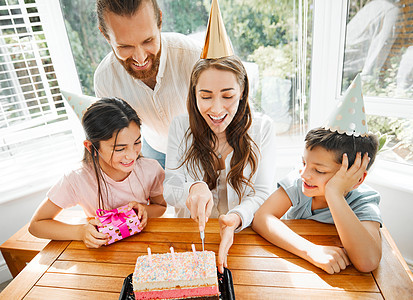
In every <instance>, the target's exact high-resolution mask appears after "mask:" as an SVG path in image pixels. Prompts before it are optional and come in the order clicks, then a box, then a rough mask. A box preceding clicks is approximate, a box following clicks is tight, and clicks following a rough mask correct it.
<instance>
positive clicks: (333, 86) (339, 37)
mask: <svg viewBox="0 0 413 300" xmlns="http://www.w3.org/2000/svg"><path fill="white" fill-rule="evenodd" d="M347 10H348V1H347V0H314V24H313V49H312V66H311V81H310V82H311V92H310V99H311V102H310V108H309V122H308V124H309V128H314V127H317V126H321V125H322V122H323V121H324V120H325V118H326V116H327V115H328V114H329V113H330V112H331V110H332V109H333V108H334V107H335V105H336V101H337V100H338V99H339V98H340V93H341V81H342V71H343V59H344V46H345V36H346V18H347ZM332 99H334V100H336V101H331V100H332ZM364 102H365V105H366V111H367V112H368V113H369V114H371V115H379V116H386V117H398V118H411V117H412V116H413V100H412V99H395V98H392V99H389V98H381V97H371V96H365V97H364ZM367 178H368V181H370V182H374V183H377V184H380V185H383V186H388V187H393V188H397V189H399V190H403V191H408V192H413V186H412V185H411V183H412V182H413V166H409V165H407V164H401V163H396V162H390V161H385V160H382V159H380V157H378V158H377V160H376V162H375V165H374V166H373V169H372V172H371V175H369V176H368V177H367Z"/></svg>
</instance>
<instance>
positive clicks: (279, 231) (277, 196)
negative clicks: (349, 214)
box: [252, 187, 349, 274]
mask: <svg viewBox="0 0 413 300" xmlns="http://www.w3.org/2000/svg"><path fill="white" fill-rule="evenodd" d="M291 205H292V203H291V200H290V198H289V197H288V195H287V193H286V192H285V190H284V189H283V188H282V187H280V188H278V189H277V190H276V191H275V192H274V193H273V194H272V195H271V196H270V197H269V198H268V200H267V201H265V203H264V204H263V205H262V206H261V208H260V209H259V210H258V211H257V212H256V214H255V217H254V221H253V223H252V228H253V229H254V230H255V231H256V232H257V233H259V234H260V235H261V236H262V237H263V238H265V239H266V240H268V241H269V242H271V243H272V244H274V245H276V246H278V247H280V248H283V249H285V250H287V251H289V252H291V253H293V254H295V255H297V256H299V257H301V258H303V259H305V260H307V261H309V262H310V263H312V264H313V265H315V266H317V267H319V268H321V269H323V270H325V271H326V272H327V273H330V274H333V273H338V272H340V271H341V270H343V269H345V268H346V267H347V265H349V260H348V258H347V256H346V254H345V252H344V251H343V249H341V248H339V247H330V246H318V245H315V244H313V243H311V242H310V241H308V240H306V239H304V238H302V237H301V236H299V235H298V234H296V233H295V232H294V231H292V230H291V229H290V228H289V227H288V226H287V225H285V224H284V223H283V222H282V221H281V220H280V218H281V217H282V216H283V215H284V214H285V213H286V212H287V210H288V209H289V208H290V207H291Z"/></svg>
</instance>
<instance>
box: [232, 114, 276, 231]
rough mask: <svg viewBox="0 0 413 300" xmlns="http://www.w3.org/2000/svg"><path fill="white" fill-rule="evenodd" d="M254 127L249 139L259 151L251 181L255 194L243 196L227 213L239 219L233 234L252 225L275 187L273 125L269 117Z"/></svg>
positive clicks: (274, 135)
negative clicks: (239, 223)
mask: <svg viewBox="0 0 413 300" xmlns="http://www.w3.org/2000/svg"><path fill="white" fill-rule="evenodd" d="M258 124H259V127H258V126H257V125H258ZM256 126H257V127H258V128H255V129H254V131H255V132H252V133H251V138H252V139H254V141H255V143H257V146H258V148H259V151H260V152H259V153H257V154H258V157H259V161H258V168H257V172H256V174H255V176H254V179H253V180H254V182H253V184H254V189H255V193H254V194H253V195H247V196H244V198H243V199H241V201H240V204H239V205H238V206H236V207H234V208H233V209H231V210H230V211H229V212H228V214H230V213H236V214H237V215H239V216H240V218H241V225H240V226H239V227H238V228H237V229H236V231H235V232H239V231H241V230H242V229H244V228H246V227H248V226H249V225H250V224H251V223H252V220H253V218H254V214H255V212H256V211H257V210H258V209H259V208H260V206H261V205H262V204H263V203H264V201H265V200H267V199H268V197H269V196H270V195H271V192H272V190H273V188H274V185H275V161H276V157H275V155H274V154H275V146H276V144H275V143H276V141H275V137H276V133H275V128H274V124H273V122H272V120H270V119H269V117H266V116H265V117H262V118H261V123H257V124H256ZM236 201H238V199H236Z"/></svg>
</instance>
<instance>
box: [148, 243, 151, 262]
mask: <svg viewBox="0 0 413 300" xmlns="http://www.w3.org/2000/svg"><path fill="white" fill-rule="evenodd" d="M148 260H149V265H151V266H152V252H151V248H149V247H148Z"/></svg>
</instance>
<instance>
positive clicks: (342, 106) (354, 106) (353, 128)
mask: <svg viewBox="0 0 413 300" xmlns="http://www.w3.org/2000/svg"><path fill="white" fill-rule="evenodd" d="M323 128H325V129H329V130H331V131H337V132H338V133H340V134H344V133H345V134H347V135H354V136H367V135H368V128H367V118H366V111H365V108H364V100H363V93H362V91H361V77H360V74H357V76H356V78H354V80H353V82H352V83H351V84H350V86H349V87H348V88H347V90H346V92H345V93H344V95H343V97H342V98H341V100H340V101H339V103H338V105H337V107H336V109H335V110H334V111H333V113H332V114H331V115H330V117H329V119H328V120H327V122H326V124H325V125H324V126H323Z"/></svg>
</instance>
